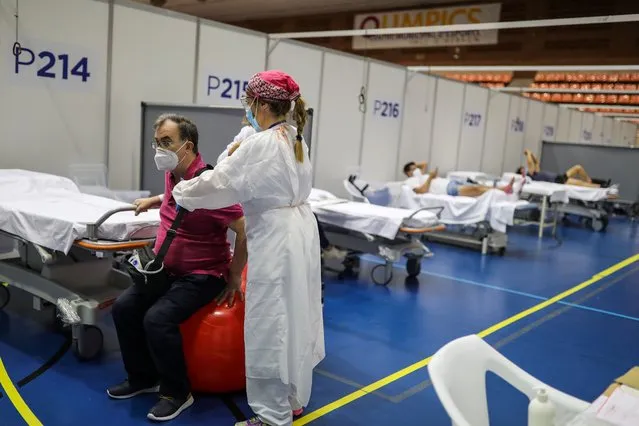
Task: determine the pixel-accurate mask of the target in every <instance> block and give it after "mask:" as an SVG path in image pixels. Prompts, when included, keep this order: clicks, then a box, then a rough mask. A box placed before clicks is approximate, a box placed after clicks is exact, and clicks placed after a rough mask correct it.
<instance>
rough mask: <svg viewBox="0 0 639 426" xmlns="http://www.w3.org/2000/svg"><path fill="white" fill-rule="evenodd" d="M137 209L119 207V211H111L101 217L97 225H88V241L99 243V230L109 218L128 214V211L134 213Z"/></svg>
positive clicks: (133, 207)
mask: <svg viewBox="0 0 639 426" xmlns="http://www.w3.org/2000/svg"><path fill="white" fill-rule="evenodd" d="M135 209H136V207H135V206H133V205H131V206H126V207H118V208H117V209H113V210H109V211H108V212H106V213H104V214H103V215H102V216H100V218H99V219H98V220H97V221H95V223H88V224H87V239H89V240H91V241H97V240H98V229H99V228H100V226H101V225H102V224H103V223H104V222H106V221H107V219H108V218H110V217H111V216H113V215H114V214H116V213H120V212H126V211H133V210H135Z"/></svg>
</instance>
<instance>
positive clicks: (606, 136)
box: [603, 117, 615, 145]
mask: <svg viewBox="0 0 639 426" xmlns="http://www.w3.org/2000/svg"><path fill="white" fill-rule="evenodd" d="M614 121H615V120H614V119H612V118H610V117H604V119H603V143H605V144H607V145H611V144H612V127H613V125H614Z"/></svg>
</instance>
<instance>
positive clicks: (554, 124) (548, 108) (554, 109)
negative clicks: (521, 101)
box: [537, 104, 559, 155]
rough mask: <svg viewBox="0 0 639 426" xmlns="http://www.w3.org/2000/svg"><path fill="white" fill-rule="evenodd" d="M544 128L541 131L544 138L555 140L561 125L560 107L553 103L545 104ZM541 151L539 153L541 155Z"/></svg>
mask: <svg viewBox="0 0 639 426" xmlns="http://www.w3.org/2000/svg"><path fill="white" fill-rule="evenodd" d="M542 125H543V129H542V131H541V136H542V140H545V141H555V140H556V138H557V128H558V125H559V107H558V106H556V105H552V104H544V118H543V120H542ZM539 149H540V151H537V154H539V155H541V147H539Z"/></svg>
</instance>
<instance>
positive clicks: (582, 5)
mask: <svg viewBox="0 0 639 426" xmlns="http://www.w3.org/2000/svg"><path fill="white" fill-rule="evenodd" d="M300 1H304V0H300ZM481 3H487V2H481V1H478V2H472V1H468V2H463V3H460V2H454V3H452V2H451V3H450V5H456V4H464V5H469V4H481ZM501 3H502V9H501V21H520V20H531V19H548V18H572V17H583V16H600V15H617V14H626V13H639V0H503V1H502V2H501ZM389 4H392V2H391V1H389ZM442 6H443V5H442ZM427 7H428V6H426V7H424V8H427ZM395 9H397V8H393V7H392V6H391V7H389V8H388V9H385V10H395ZM400 9H401V8H400ZM378 11H382V10H371V11H367V12H378ZM354 15H355V14H354V13H342V14H337V15H315V16H305V17H297V18H287V19H272V20H265V21H246V22H239V23H238V22H233V25H238V26H242V27H246V28H251V29H254V30H258V31H262V32H266V33H278V32H293V31H324V30H343V29H353V17H354ZM303 41H305V42H308V43H314V44H318V45H321V46H325V47H330V48H333V49H337V50H342V51H346V52H354V53H356V54H358V55H362V56H369V57H373V58H377V59H381V60H385V61H389V62H395V63H400V64H404V65H544V64H548V65H575V64H576V65H585V64H588V65H590V64H592V65H604V64H605V65H610V64H623V65H628V64H639V23H627V24H626V23H624V24H609V25H586V26H573V27H553V28H532V29H517V30H500V31H499V44H497V45H483V46H461V47H459V51H458V52H456V48H455V47H454V46H451V47H435V48H414V49H401V48H400V49H392V50H377V49H373V50H369V51H364V50H357V51H353V50H352V49H351V45H352V41H351V38H346V37H344V38H325V39H305V40H303ZM455 53H457V55H458V58H457V59H455V58H454V57H453V55H455Z"/></svg>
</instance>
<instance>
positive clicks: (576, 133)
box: [567, 109, 583, 143]
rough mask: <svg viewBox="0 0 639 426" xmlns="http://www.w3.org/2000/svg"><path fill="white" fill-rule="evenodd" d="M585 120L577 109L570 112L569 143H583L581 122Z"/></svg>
mask: <svg viewBox="0 0 639 426" xmlns="http://www.w3.org/2000/svg"><path fill="white" fill-rule="evenodd" d="M582 119H583V113H581V112H579V111H577V110H576V109H571V110H570V130H569V131H568V141H567V142H572V143H577V142H580V141H581V121H582Z"/></svg>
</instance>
